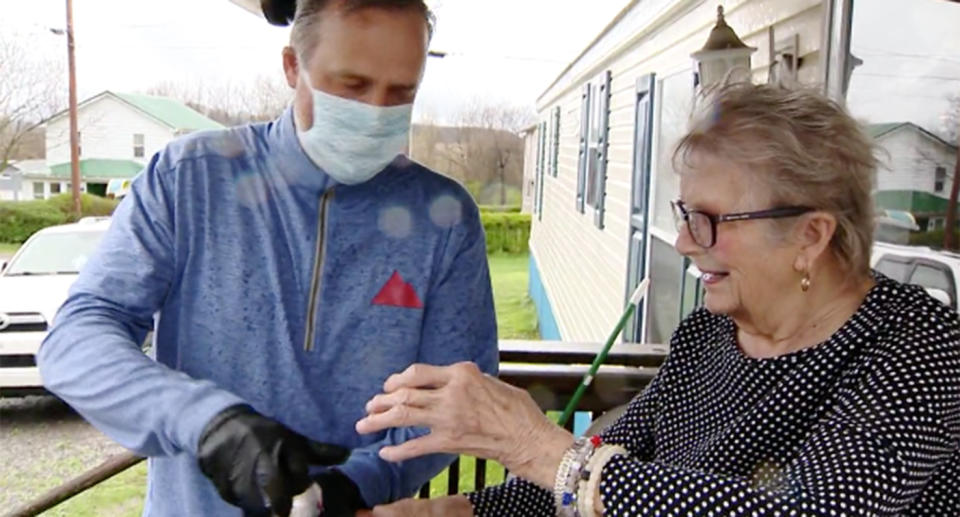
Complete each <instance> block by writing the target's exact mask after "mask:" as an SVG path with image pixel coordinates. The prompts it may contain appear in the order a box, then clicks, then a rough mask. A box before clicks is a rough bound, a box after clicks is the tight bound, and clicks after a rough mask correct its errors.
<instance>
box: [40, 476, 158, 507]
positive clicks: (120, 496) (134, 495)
mask: <svg viewBox="0 0 960 517" xmlns="http://www.w3.org/2000/svg"><path fill="white" fill-rule="evenodd" d="M146 491H147V464H146V462H144V463H140V464H138V465H137V466H135V467H133V468H131V469H129V470H127V471H125V472H123V473H121V474H118V475H116V476H114V477H112V478H110V479H109V480H107V481H104V482H103V483H101V484H99V485H97V486H96V487H95V488H91V489H90V490H87V491H86V492H83V493H82V494H80V495H78V496H76V497H74V498H72V499H69V500H67V501H66V502H64V503H61V504H60V505H58V506H56V507H55V508H53V509H51V510H49V511H47V512H44V513H42V514H41V515H43V516H44V517H47V516H49V517H139V516H140V515H141V514H142V513H143V502H144V497H145V494H146Z"/></svg>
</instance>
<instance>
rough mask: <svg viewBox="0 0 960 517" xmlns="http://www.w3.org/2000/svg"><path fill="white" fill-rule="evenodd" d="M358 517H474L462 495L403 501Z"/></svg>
mask: <svg viewBox="0 0 960 517" xmlns="http://www.w3.org/2000/svg"><path fill="white" fill-rule="evenodd" d="M356 517H473V505H471V504H470V501H469V500H468V499H467V498H466V497H464V496H462V495H455V496H448V497H440V498H438V499H403V500H401V501H397V502H395V503H393V504H388V505H385V506H377V507H376V508H374V509H373V510H370V511H361V512H357V514H356Z"/></svg>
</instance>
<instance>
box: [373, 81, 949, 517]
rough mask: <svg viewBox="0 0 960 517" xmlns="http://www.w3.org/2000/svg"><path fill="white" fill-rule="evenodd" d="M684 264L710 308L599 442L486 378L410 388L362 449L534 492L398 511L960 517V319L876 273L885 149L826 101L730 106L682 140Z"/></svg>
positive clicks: (383, 404) (770, 96) (680, 242)
mask: <svg viewBox="0 0 960 517" xmlns="http://www.w3.org/2000/svg"><path fill="white" fill-rule="evenodd" d="M676 158H677V159H676V160H675V162H676V165H677V167H676V168H677V169H678V170H679V173H680V199H679V200H678V201H676V202H675V203H674V204H673V209H674V213H675V215H676V219H677V227H678V231H679V237H678V238H677V242H676V247H677V250H678V251H680V253H682V254H683V255H686V256H687V257H689V258H690V259H691V260H692V261H693V262H694V263H695V264H696V265H697V267H698V268H699V269H700V271H702V272H703V277H702V278H703V284H704V286H705V289H706V297H705V304H706V307H705V308H704V309H701V310H698V311H696V312H694V313H693V314H691V315H690V316H689V317H688V318H686V319H685V320H684V321H683V322H682V323H681V324H680V326H679V328H677V330H676V331H675V332H674V335H673V337H672V339H671V352H670V357H669V359H668V360H667V361H666V362H665V364H664V365H663V367H662V368H661V370H660V373H659V374H658V376H657V377H656V379H655V380H654V381H653V382H652V383H651V384H650V386H649V387H648V388H647V389H646V390H645V391H644V392H643V393H642V394H640V395H639V396H638V397H637V398H636V399H635V400H634V401H633V402H632V403H631V404H630V406H629V409H628V410H627V412H626V413H625V414H624V415H623V416H622V417H621V418H620V419H619V420H618V421H617V422H616V423H615V424H613V425H612V426H611V427H610V428H608V429H607V430H606V431H605V432H603V433H602V434H601V435H600V437H599V439H595V440H593V441H589V440H587V441H585V440H583V439H577V440H575V439H574V437H573V436H572V435H571V434H569V433H568V432H567V431H565V430H563V429H560V428H559V427H556V426H554V425H552V424H551V423H550V422H549V421H547V419H546V418H545V417H544V416H543V414H542V412H541V411H540V409H539V408H538V407H537V406H536V404H534V402H533V401H532V400H531V398H530V397H529V396H528V395H527V394H526V393H525V392H524V391H522V390H518V389H516V388H513V387H510V386H508V385H506V384H504V383H502V382H500V381H498V380H496V379H494V378H492V377H485V376H483V375H482V374H481V373H480V372H479V370H477V368H475V367H473V366H471V365H463V364H461V365H455V366H451V367H447V368H437V367H428V366H419V365H418V366H416V367H413V368H410V369H408V370H407V371H405V372H403V373H402V374H399V375H395V376H394V377H392V378H390V379H389V380H388V381H387V383H386V385H385V390H384V391H385V393H384V394H382V395H379V396H377V397H376V398H374V399H373V400H371V401H370V403H369V404H368V407H367V409H368V412H369V415H368V416H367V417H366V418H364V419H363V420H361V421H360V422H359V423H358V424H357V429H358V430H359V431H360V432H374V431H377V430H381V429H385V428H388V427H395V426H409V425H420V426H427V427H429V428H430V429H431V434H430V435H428V436H425V437H422V438H419V439H416V440H413V441H411V442H408V443H406V444H403V445H401V446H397V447H388V448H384V449H383V450H382V451H381V453H380V454H381V456H382V457H383V458H385V459H388V460H392V461H402V460H405V459H407V458H412V457H415V456H420V455H423V454H428V453H434V452H455V453H456V452H459V453H466V454H473V455H477V456H480V457H485V458H492V459H495V460H497V461H499V462H501V463H503V464H504V465H505V466H506V467H507V468H508V469H510V471H511V472H513V473H515V474H516V475H517V478H516V479H512V480H511V481H509V482H508V483H506V484H505V485H501V486H498V487H493V488H488V489H486V490H483V491H480V492H477V493H473V494H469V495H467V496H455V497H448V498H444V499H439V500H432V501H424V500H420V501H417V500H408V501H402V502H399V503H396V504H394V505H392V506H387V507H380V508H376V509H375V510H374V511H373V514H374V515H376V516H391V515H418V516H419V515H437V516H439V515H444V516H453V515H465V516H466V515H478V516H488V515H489V516H493V515H498V516H501V515H516V516H525V517H526V516H540V515H543V516H547V515H566V516H574V515H579V516H587V515H614V516H620V515H785V516H786V515H803V516H806V515H810V516H814V515H815V516H833V515H871V516H875V515H937V516H945V515H960V482H958V480H960V452H958V450H960V332H958V330H960V322H958V317H957V314H956V313H954V312H953V311H952V310H950V309H949V308H947V307H945V306H943V305H942V304H940V303H939V302H937V301H935V300H934V299H932V298H931V297H930V296H928V295H927V294H926V293H925V292H924V291H923V290H922V289H921V288H919V287H915V286H908V285H902V284H899V283H897V282H895V281H893V280H890V279H888V278H885V277H883V276H882V275H880V274H878V273H872V272H871V271H870V268H869V254H870V248H871V240H872V227H873V222H872V218H873V210H872V201H871V188H872V185H873V184H874V175H875V165H876V164H875V161H874V157H873V154H872V146H871V143H870V141H869V140H868V139H867V138H866V137H864V135H863V133H861V131H860V130H859V129H858V126H857V123H856V122H855V121H854V120H853V119H852V118H851V117H850V116H849V115H847V114H846V113H845V112H844V111H843V110H842V109H841V108H840V107H838V106H837V105H835V104H833V103H831V102H830V101H828V100H826V99H824V98H823V97H821V96H819V95H818V94H815V93H811V92H807V91H789V90H785V89H780V88H775V87H770V86H754V85H736V86H729V87H726V88H724V89H722V90H721V91H719V92H718V93H717V94H716V96H715V97H714V103H713V106H712V109H711V110H710V113H709V115H708V116H707V117H705V118H704V119H703V120H701V121H699V122H698V123H696V124H695V125H694V127H693V130H692V131H691V132H690V133H689V134H688V135H687V136H686V137H685V138H684V139H683V140H682V141H681V142H680V144H679V147H678V149H677V154H676Z"/></svg>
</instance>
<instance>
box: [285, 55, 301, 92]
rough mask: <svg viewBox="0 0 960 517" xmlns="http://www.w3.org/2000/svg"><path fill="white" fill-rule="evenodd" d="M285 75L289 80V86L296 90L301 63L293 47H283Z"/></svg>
mask: <svg viewBox="0 0 960 517" xmlns="http://www.w3.org/2000/svg"><path fill="white" fill-rule="evenodd" d="M283 74H284V76H286V78H287V85H289V86H290V87H291V88H294V89H296V87H297V81H298V80H299V77H300V63H299V60H298V59H297V53H296V52H294V51H293V47H283Z"/></svg>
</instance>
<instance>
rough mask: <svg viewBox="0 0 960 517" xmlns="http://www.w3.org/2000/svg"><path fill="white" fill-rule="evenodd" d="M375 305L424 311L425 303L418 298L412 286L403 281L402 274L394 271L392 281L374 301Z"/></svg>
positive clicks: (388, 281) (384, 286) (388, 282)
mask: <svg viewBox="0 0 960 517" xmlns="http://www.w3.org/2000/svg"><path fill="white" fill-rule="evenodd" d="M373 304H374V305H389V306H392V307H406V308H408V309H422V308H423V302H421V301H420V297H419V296H417V291H416V290H415V289H414V288H413V286H412V285H410V284H408V283H407V282H404V281H403V278H402V277H401V276H400V273H398V272H396V271H394V272H393V275H391V276H390V280H387V283H386V284H384V285H383V288H382V289H380V293H379V294H377V296H376V297H374V299H373Z"/></svg>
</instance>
